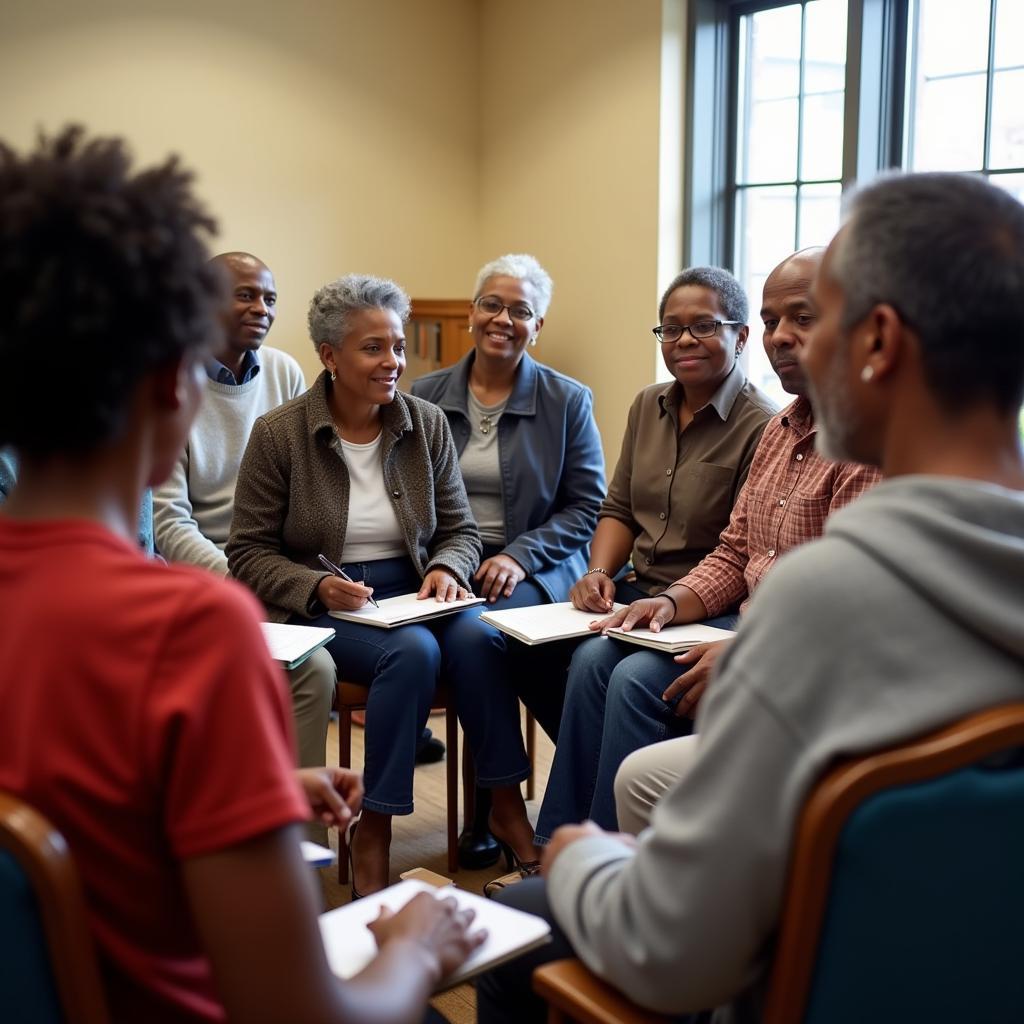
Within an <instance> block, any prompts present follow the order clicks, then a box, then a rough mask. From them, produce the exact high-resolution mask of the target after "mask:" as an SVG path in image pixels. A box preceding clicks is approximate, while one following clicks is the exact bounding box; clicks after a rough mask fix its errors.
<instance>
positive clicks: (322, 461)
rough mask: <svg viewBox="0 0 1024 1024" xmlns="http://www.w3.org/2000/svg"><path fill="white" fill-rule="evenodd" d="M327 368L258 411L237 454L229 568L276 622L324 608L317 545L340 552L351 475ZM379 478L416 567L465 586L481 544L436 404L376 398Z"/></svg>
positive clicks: (337, 557) (336, 557)
mask: <svg viewBox="0 0 1024 1024" xmlns="http://www.w3.org/2000/svg"><path fill="white" fill-rule="evenodd" d="M328 386H329V384H328V375H327V373H326V372H324V373H321V374H320V376H319V377H318V378H317V379H316V380H315V381H314V382H313V386H312V387H311V388H310V389H309V390H308V391H307V392H306V393H305V394H304V395H300V396H299V397H298V398H294V399H292V401H290V402H286V403H285V404H284V405H282V406H279V407H278V408H277V409H274V410H272V411H271V412H268V413H267V414H266V415H264V416H260V417H259V418H258V419H257V420H256V422H255V423H254V424H253V428H252V433H251V434H250V436H249V443H248V445H247V446H246V449H245V455H243V456H242V465H241V468H240V469H239V472H238V484H237V485H236V489H235V509H234V515H233V517H232V520H231V535H230V537H229V538H228V543H227V547H226V548H225V551H226V554H227V556H228V569H229V570H230V573H231V575H232V576H234V577H235V578H236V579H238V580H240V581H241V582H242V583H244V584H245V585H246V586H248V587H249V588H250V589H251V590H252V591H253V592H254V593H255V594H256V595H257V596H258V597H259V598H260V600H261V601H262V602H263V603H264V605H265V606H266V608H267V615H268V617H269V618H270V620H271V621H273V622H283V621H284V620H285V619H287V618H289V617H290V616H292V615H299V616H303V617H306V618H313V617H314V616H316V615H319V614H322V613H323V611H324V608H323V606H322V605H321V604H320V601H319V599H318V598H317V596H316V588H317V586H318V584H319V583H320V580H322V579H323V578H324V576H326V575H328V574H327V573H325V572H324V570H323V569H322V568H321V567H320V563H319V562H318V561H317V555H318V554H320V553H321V552H322V553H323V554H325V555H326V556H327V557H328V558H330V559H331V560H332V561H335V562H340V561H341V559H342V549H343V548H344V546H345V530H346V525H347V521H348V496H349V475H348V470H347V469H346V467H345V462H344V459H343V458H342V457H341V456H340V455H339V454H338V452H337V451H335V449H334V448H333V447H332V444H331V441H332V439H333V437H334V424H333V422H332V420H331V414H330V411H329V410H328V407H327V389H328ZM381 424H382V429H383V434H384V437H383V442H382V444H381V464H382V469H383V473H384V484H385V487H386V488H387V491H388V494H389V496H390V498H391V504H392V505H393V507H394V510H395V515H396V517H397V518H398V522H399V525H400V526H401V528H402V534H403V535H404V538H405V544H406V547H407V548H408V551H409V557H410V558H411V559H412V563H413V565H414V566H415V567H416V571H417V572H418V573H419V574H420V575H421V576H425V575H426V574H427V573H428V572H430V570H432V569H437V568H444V569H447V570H448V571H449V572H451V573H452V575H453V576H454V577H455V578H456V579H457V580H458V581H459V583H460V584H461V585H462V586H464V587H466V588H467V589H468V588H469V582H470V577H471V576H472V574H473V573H474V572H475V571H476V567H477V565H478V564H479V563H480V555H481V552H482V546H481V543H480V535H479V533H478V532H477V528H476V524H475V523H474V521H473V514H472V512H471V511H470V508H469V500H468V499H467V498H466V489H465V487H464V485H463V483H462V474H461V473H460V472H459V460H458V456H457V455H456V454H455V445H454V443H453V442H452V435H451V431H450V430H449V429H448V422H447V420H446V419H445V417H444V413H442V412H441V410H440V409H438V408H437V407H436V406H433V405H431V404H430V403H429V402H424V401H421V400H420V399H418V398H412V397H411V396H409V395H405V394H402V393H401V392H399V393H398V394H396V395H395V400H394V401H393V402H391V403H390V404H389V405H384V406H381Z"/></svg>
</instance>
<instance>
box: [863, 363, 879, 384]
mask: <svg viewBox="0 0 1024 1024" xmlns="http://www.w3.org/2000/svg"><path fill="white" fill-rule="evenodd" d="M874 375H875V368H874V367H873V366H865V367H864V369H863V370H861V371H860V379H861V380H862V381H864V383H865V384H867V382H868V381H869V380H871V378H872V377H874Z"/></svg>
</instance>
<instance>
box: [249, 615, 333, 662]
mask: <svg viewBox="0 0 1024 1024" xmlns="http://www.w3.org/2000/svg"><path fill="white" fill-rule="evenodd" d="M260 626H261V627H262V628H263V639H264V640H266V642H267V649H268V650H269V651H270V656H271V657H272V658H273V659H274V660H275V661H279V662H281V664H282V665H284V667H285V668H295V667H296V666H297V665H301V664H302V663H303V662H304V661H305V660H306V659H307V658H308V657H309V656H310V655H311V654H312V653H313V652H314V651H315V650H316V649H317V648H319V647H323V645H324V644H326V643H328V642H329V641H331V640H333V639H334V630H333V629H332V628H331V627H329V626H327V627H323V626H291V625H289V624H288V623H286V622H261V623H260Z"/></svg>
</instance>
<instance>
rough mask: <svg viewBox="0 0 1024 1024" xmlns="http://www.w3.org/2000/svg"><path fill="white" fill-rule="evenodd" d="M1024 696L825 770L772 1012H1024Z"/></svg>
mask: <svg viewBox="0 0 1024 1024" xmlns="http://www.w3.org/2000/svg"><path fill="white" fill-rule="evenodd" d="M1022 937H1024V704H1010V705H1006V706H1003V707H1000V708H994V709H991V710H989V711H985V712H982V713H980V714H976V715H972V716H971V717H969V718H966V719H964V720H962V721H960V722H958V723H956V724H954V725H952V726H949V727H948V728H945V729H942V730H940V731H939V732H936V733H932V734H930V735H928V736H925V737H924V738H921V739H917V740H914V741H912V742H910V743H905V744H902V745H900V746H898V747H895V748H893V749H890V750H885V751H881V752H878V753H874V754H870V755H868V756H866V757H860V758H856V759H854V760H851V761H849V762H846V763H844V764H842V765H840V766H839V767H838V768H835V769H834V770H832V771H831V772H830V773H829V774H827V775H826V776H825V777H824V778H823V779H822V781H821V782H819V784H818V785H817V786H816V787H815V789H814V791H813V792H812V794H811V797H810V799H809V800H808V802H807V804H806V806H805V808H804V811H803V814H802V816H801V819H800V823H799V826H798V830H797V839H796V846H795V850H794V856H793V861H792V863H791V866H790V874H789V882H788V891H787V894H786V898H785V903H784V910H783V917H782V923H781V929H780V934H779V941H778V945H777V947H776V956H775V965H774V969H773V975H772V982H771V987H770V991H769V994H768V1000H767V1003H766V1007H765V1014H764V1017H763V1022H764V1024H826V1022H827V1024H863V1022H866V1021H870V1022H871V1024H896V1022H899V1024H906V1022H908V1021H928V1022H929V1024H945V1022H950V1024H953V1022H956V1024H966V1022H971V1024H988V1022H992V1024H995V1022H1003V1021H1006V1022H1010V1021H1021V1020H1024V970H1022V968H1021V954H1022V952H1024V941H1022Z"/></svg>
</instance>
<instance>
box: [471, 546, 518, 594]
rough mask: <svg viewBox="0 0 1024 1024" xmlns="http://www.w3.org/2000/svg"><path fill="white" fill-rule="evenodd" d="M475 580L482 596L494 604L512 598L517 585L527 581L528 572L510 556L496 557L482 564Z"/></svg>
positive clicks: (475, 575)
mask: <svg viewBox="0 0 1024 1024" xmlns="http://www.w3.org/2000/svg"><path fill="white" fill-rule="evenodd" d="M473 579H475V580H477V581H478V582H479V583H480V596H481V597H484V598H486V599H487V600H488V601H490V602H492V603H493V602H495V601H497V600H498V598H499V597H511V596H512V591H513V590H515V589H516V584H517V583H518V582H519V581H520V580H524V579H526V570H525V569H524V568H523V567H522V566H521V565H520V564H519V563H518V562H517V561H516V560H515V559H514V558H510V557H509V556H508V555H495V556H494V557H493V558H488V559H485V560H484V561H483V562H481V563H480V568H479V569H477V571H476V572H475V573H474V574H473Z"/></svg>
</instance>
